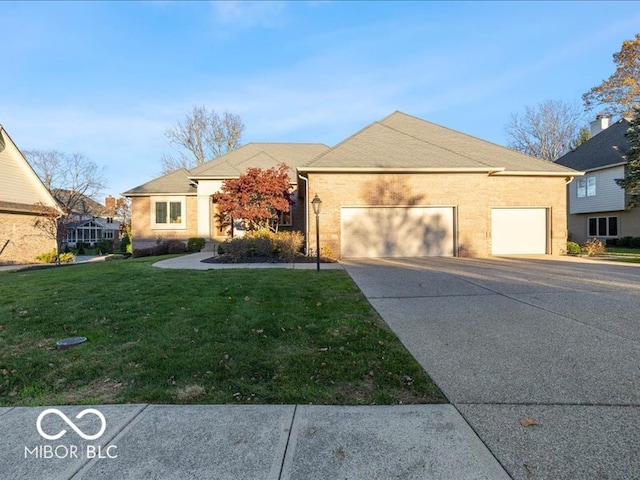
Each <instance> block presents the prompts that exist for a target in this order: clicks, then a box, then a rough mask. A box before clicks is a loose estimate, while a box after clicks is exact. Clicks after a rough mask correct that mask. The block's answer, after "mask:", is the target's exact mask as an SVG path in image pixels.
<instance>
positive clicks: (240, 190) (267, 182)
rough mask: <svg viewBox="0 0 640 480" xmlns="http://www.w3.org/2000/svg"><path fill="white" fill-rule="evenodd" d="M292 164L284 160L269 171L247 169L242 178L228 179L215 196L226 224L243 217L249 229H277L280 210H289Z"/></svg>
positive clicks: (221, 220)
mask: <svg viewBox="0 0 640 480" xmlns="http://www.w3.org/2000/svg"><path fill="white" fill-rule="evenodd" d="M288 171H289V167H288V166H287V165H285V164H284V163H281V164H280V165H278V166H277V167H272V168H269V169H266V170H263V169H261V168H255V167H251V168H248V169H247V171H246V173H244V174H243V175H241V176H240V177H239V178H233V179H229V180H225V181H224V182H223V184H222V188H221V190H220V192H218V193H216V194H214V195H213V199H214V201H215V202H216V203H217V204H218V215H217V217H218V219H219V221H220V223H221V224H222V225H223V226H230V225H232V224H233V221H234V220H243V221H244V222H245V226H246V228H247V230H258V229H261V228H271V229H275V228H274V225H275V226H277V225H278V215H279V213H280V212H288V211H289V208H290V205H291V200H290V198H289V191H290V188H291V183H290V180H289V173H288Z"/></svg>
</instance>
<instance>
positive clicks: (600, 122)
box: [590, 115, 609, 137]
mask: <svg viewBox="0 0 640 480" xmlns="http://www.w3.org/2000/svg"><path fill="white" fill-rule="evenodd" d="M590 126H591V136H592V137H595V136H596V135H597V134H599V133H600V132H601V131H603V130H606V129H607V128H609V117H605V116H604V115H598V116H597V117H596V119H595V120H594V121H592V122H591V125H590Z"/></svg>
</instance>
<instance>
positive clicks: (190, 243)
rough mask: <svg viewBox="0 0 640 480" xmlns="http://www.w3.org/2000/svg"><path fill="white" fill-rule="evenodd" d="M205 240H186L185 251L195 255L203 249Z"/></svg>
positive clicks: (194, 238) (193, 238)
mask: <svg viewBox="0 0 640 480" xmlns="http://www.w3.org/2000/svg"><path fill="white" fill-rule="evenodd" d="M205 243H207V242H206V240H205V239H204V238H202V237H191V238H190V239H189V240H187V250H188V251H189V252H192V253H197V252H199V251H200V250H202V249H203V248H204V245H205Z"/></svg>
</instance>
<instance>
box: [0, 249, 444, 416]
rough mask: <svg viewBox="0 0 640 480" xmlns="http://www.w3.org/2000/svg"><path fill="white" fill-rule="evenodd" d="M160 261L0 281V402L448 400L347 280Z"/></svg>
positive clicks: (337, 275) (338, 274)
mask: <svg viewBox="0 0 640 480" xmlns="http://www.w3.org/2000/svg"><path fill="white" fill-rule="evenodd" d="M157 260H158V258H151V259H150V258H141V259H130V260H122V261H115V262H103V263H94V264H86V265H72V266H62V267H55V268H48V269H42V270H31V271H21V272H2V273H0V405H3V406H10V405H60V404H103V403H266V404H269V403H271V404H279V403H284V404H297V403H300V404H302V403H307V404H308V403H313V404H347V405H348V404H397V403H435V402H444V401H446V400H445V398H444V397H443V395H442V394H441V393H440V391H439V390H438V388H437V387H436V386H435V385H434V384H433V382H432V381H431V380H430V378H429V377H428V376H427V375H426V374H425V373H424V371H423V370H422V369H421V367H420V366H419V365H418V364H417V363H416V361H415V360H414V359H413V358H412V357H411V356H410V355H409V353H408V352H407V351H406V349H405V348H404V347H403V346H402V344H400V342H399V341H398V339H397V338H396V337H395V335H394V334H393V333H392V332H391V331H390V330H389V329H388V328H387V327H386V325H385V324H384V323H383V322H382V321H381V319H380V318H379V316H378V315H377V314H376V313H375V311H374V310H373V309H372V307H371V306H370V305H369V303H368V302H367V301H366V299H365V298H364V297H363V295H362V293H361V292H360V291H359V290H358V288H357V287H356V286H355V285H354V283H353V282H352V281H351V279H350V278H349V276H348V275H347V274H346V273H345V272H343V271H340V270H331V271H328V270H327V271H321V272H320V273H319V274H318V273H316V272H315V271H314V270H287V269H255V270H251V269H238V270H235V269H234V270H208V271H184V270H165V269H158V268H155V267H152V266H151V264H152V263H153V262H155V261H157ZM74 336H84V337H87V338H88V341H87V342H86V343H84V344H82V345H79V346H77V347H73V348H70V349H67V350H58V349H56V347H55V343H56V341H57V340H59V339H62V338H65V337H74Z"/></svg>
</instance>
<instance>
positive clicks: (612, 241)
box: [604, 238, 618, 248]
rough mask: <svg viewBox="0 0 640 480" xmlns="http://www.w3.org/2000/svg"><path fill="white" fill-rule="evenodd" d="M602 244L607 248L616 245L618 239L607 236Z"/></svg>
mask: <svg viewBox="0 0 640 480" xmlns="http://www.w3.org/2000/svg"><path fill="white" fill-rule="evenodd" d="M604 244H605V245H606V247H607V248H609V247H617V246H618V239H617V238H607V239H606V240H605V242H604Z"/></svg>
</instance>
